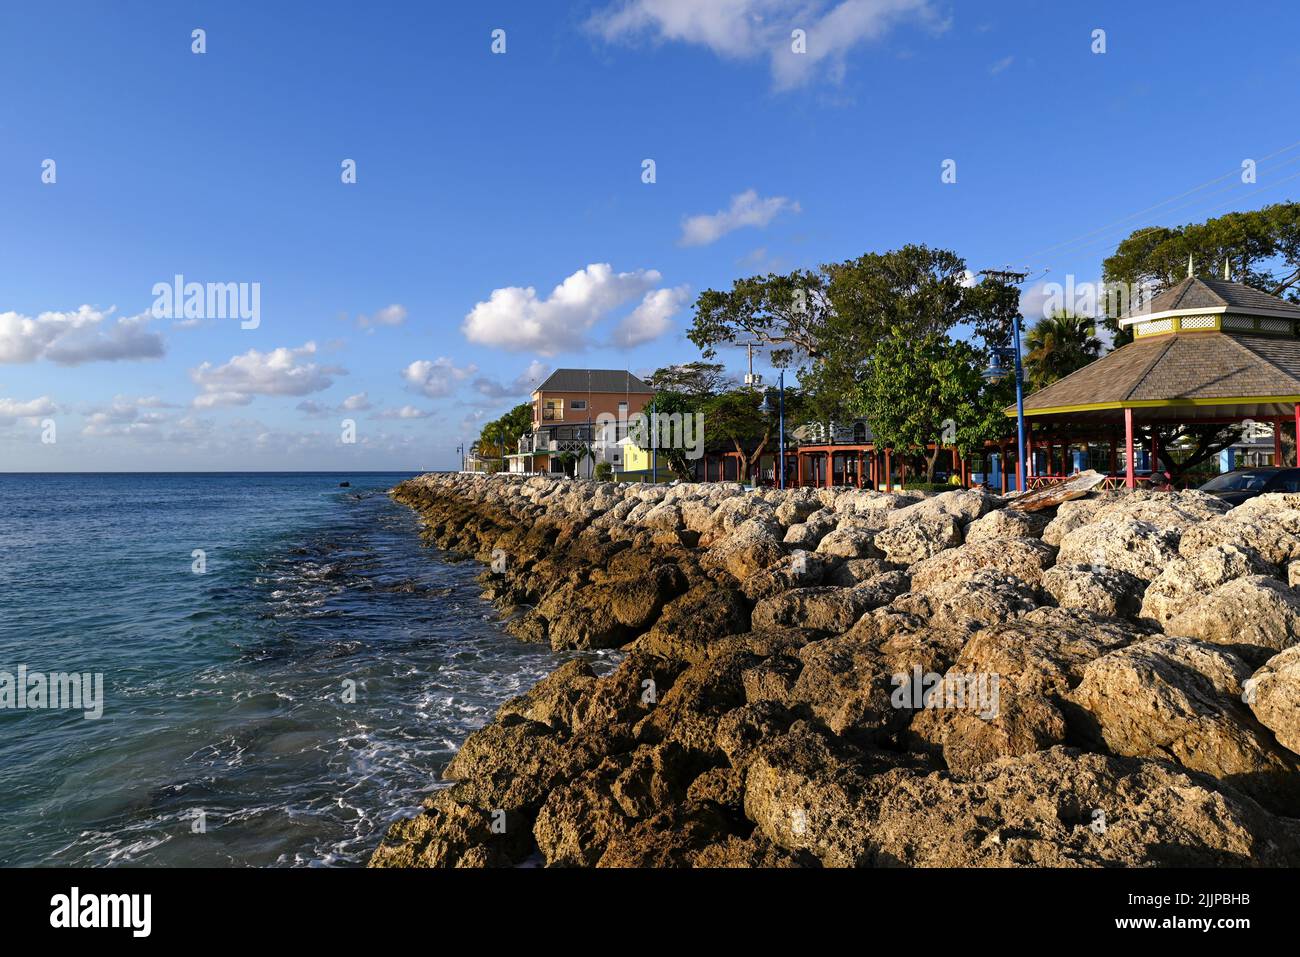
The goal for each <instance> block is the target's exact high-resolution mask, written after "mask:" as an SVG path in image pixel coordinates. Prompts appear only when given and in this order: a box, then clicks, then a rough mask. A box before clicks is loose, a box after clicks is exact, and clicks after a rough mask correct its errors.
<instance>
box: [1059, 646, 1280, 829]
mask: <svg viewBox="0 0 1300 957" xmlns="http://www.w3.org/2000/svg"><path fill="white" fill-rule="evenodd" d="M1249 675H1250V669H1249V667H1248V666H1247V665H1246V663H1245V662H1244V661H1242V660H1241V659H1240V658H1239V657H1237V656H1236V655H1234V654H1233V653H1232V652H1230V651H1228V650H1227V649H1226V648H1222V647H1219V646H1216V645H1211V644H1205V643H1203V642H1198V641H1192V640H1189V639H1186V638H1162V639H1158V640H1153V641H1144V642H1139V643H1138V644H1135V645H1131V646H1129V647H1127V648H1121V649H1118V650H1116V651H1114V652H1111V653H1110V654H1107V655H1104V656H1103V657H1101V658H1098V659H1097V660H1096V661H1093V662H1091V663H1090V664H1089V665H1088V666H1087V667H1086V668H1085V669H1084V675H1083V681H1082V682H1080V684H1079V686H1078V687H1077V688H1076V689H1074V691H1073V692H1071V693H1070V700H1071V701H1073V702H1074V703H1075V704H1078V705H1079V706H1081V707H1082V708H1085V709H1086V710H1087V712H1088V713H1089V715H1090V716H1091V718H1092V719H1094V720H1095V721H1096V727H1095V728H1094V729H1092V732H1091V733H1092V734H1094V735H1097V736H1099V737H1100V739H1101V740H1102V741H1104V742H1105V745H1106V747H1107V748H1109V749H1110V750H1111V751H1112V752H1114V753H1116V754H1121V755H1125V756H1128V757H1144V758H1157V759H1160V758H1163V759H1172V760H1174V761H1176V762H1178V763H1179V764H1180V765H1182V766H1183V767H1185V768H1188V769H1190V770H1193V771H1201V772H1203V773H1205V774H1208V775H1210V776H1212V777H1214V778H1217V779H1219V780H1221V781H1223V782H1224V783H1225V784H1228V785H1231V786H1233V787H1235V788H1237V789H1239V790H1241V791H1243V792H1245V793H1247V794H1250V795H1251V796H1252V797H1254V798H1255V799H1256V800H1259V801H1261V802H1265V803H1267V804H1268V805H1269V806H1271V807H1273V808H1275V809H1278V810H1280V811H1281V812H1282V813H1287V814H1291V815H1293V816H1294V815H1295V814H1296V813H1298V812H1300V803H1297V802H1298V801H1300V774H1297V770H1298V769H1297V767H1296V765H1295V763H1294V760H1293V758H1294V756H1291V757H1286V756H1284V752H1283V751H1282V750H1281V749H1280V748H1278V747H1277V746H1276V744H1275V743H1274V742H1273V741H1272V736H1271V735H1269V734H1268V732H1267V731H1265V730H1264V729H1263V728H1261V727H1260V726H1259V725H1258V723H1257V722H1256V721H1255V720H1254V718H1253V716H1251V715H1250V713H1249V712H1248V711H1247V710H1246V708H1245V707H1244V706H1243V704H1242V702H1241V692H1242V683H1243V682H1244V681H1245V680H1246V679H1247V678H1248V677H1249Z"/></svg>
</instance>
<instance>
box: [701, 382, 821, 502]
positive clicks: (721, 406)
mask: <svg viewBox="0 0 1300 957" xmlns="http://www.w3.org/2000/svg"><path fill="white" fill-rule="evenodd" d="M772 401H773V402H775V401H776V399H775V397H774V398H773V400H772ZM762 402H763V393H762V392H756V391H754V390H752V389H733V390H731V391H729V392H723V393H721V394H719V395H716V396H713V397H712V398H710V399H708V400H706V401H705V402H704V404H703V410H704V434H705V437H706V438H707V439H714V440H716V439H717V438H719V437H721V438H724V439H726V440H728V441H730V442H731V444H732V446H733V447H734V448H735V450H736V451H737V452H738V453H740V471H741V474H740V480H741V481H742V482H746V483H748V482H749V480H750V475H751V474H752V473H753V470H754V467H755V466H757V465H758V462H759V460H760V459H761V458H762V456H763V453H764V452H765V451H767V447H768V443H769V442H771V441H772V439H773V437H774V436H775V435H776V433H777V424H778V418H777V416H776V415H775V414H769V413H764V412H761V411H759V409H760V406H761V405H762ZM785 414H786V423H787V425H786V427H787V429H788V428H789V422H790V419H791V417H792V416H794V417H798V416H800V415H802V414H803V402H802V398H801V396H800V394H799V392H798V391H797V390H795V389H790V388H787V389H786V390H785Z"/></svg>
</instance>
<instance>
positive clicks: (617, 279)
mask: <svg viewBox="0 0 1300 957" xmlns="http://www.w3.org/2000/svg"><path fill="white" fill-rule="evenodd" d="M660 278H661V277H660V275H659V272H658V271H657V270H654V269H638V270H636V271H635V272H620V273H616V272H614V269H613V267H611V266H610V264H609V263H592V264H591V265H589V266H587V267H586V268H585V269H579V270H578V271H577V272H575V273H574V274H573V275H571V276H569V277H568V278H567V279H565V280H564V281H563V282H562V283H560V284H559V285H558V286H556V287H555V288H554V289H553V290H551V294H550V295H549V296H547V297H546V298H544V299H543V298H541V297H539V296H538V295H537V290H536V289H535V288H533V287H532V286H528V287H520V286H506V287H504V288H501V289H494V290H493V291H492V294H491V295H490V296H489V297H488V299H487V301H486V302H480V303H478V304H476V305H475V306H474V308H473V309H472V310H470V312H469V314H468V315H466V316H465V321H464V322H463V323H462V324H461V331H462V332H463V333H464V334H465V338H466V339H468V340H469V341H470V342H476V343H479V344H480V345H486V346H495V347H497V348H500V349H509V350H511V351H516V352H523V351H528V352H536V353H538V354H539V355H543V356H553V355H555V354H556V353H558V352H565V351H570V350H580V349H582V348H583V347H584V346H585V344H586V335H587V333H588V331H590V329H591V327H592V326H594V325H595V324H596V323H598V322H600V320H601V319H604V318H605V317H606V316H607V315H609V313H610V312H611V311H613V310H614V309H617V308H618V307H619V306H622V305H624V304H625V303H627V302H630V301H631V300H633V299H635V298H637V297H638V296H643V295H645V293H646V292H648V291H649V290H651V289H653V288H654V287H655V286H656V285H658V283H659V280H660Z"/></svg>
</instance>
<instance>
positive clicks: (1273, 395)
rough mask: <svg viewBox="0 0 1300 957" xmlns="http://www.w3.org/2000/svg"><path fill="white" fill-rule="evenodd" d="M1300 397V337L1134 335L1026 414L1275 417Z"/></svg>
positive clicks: (1041, 395)
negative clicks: (1175, 410)
mask: <svg viewBox="0 0 1300 957" xmlns="http://www.w3.org/2000/svg"><path fill="white" fill-rule="evenodd" d="M1296 402H1300V339H1283V338H1279V337H1276V336H1267V335H1258V334H1246V335H1242V334H1227V333H1222V332H1204V333H1196V334H1186V335H1178V336H1153V337H1150V338H1146V339H1139V340H1137V341H1135V342H1131V343H1129V344H1128V345H1126V346H1123V347H1121V348H1119V349H1116V350H1115V351H1114V352H1111V353H1109V354H1107V355H1105V356H1102V357H1101V358H1100V359H1098V360H1097V361H1096V362H1093V363H1091V364H1089V365H1086V366H1084V367H1083V368H1082V369H1080V370H1078V371H1077V372H1074V373H1071V374H1070V375H1068V376H1066V377H1065V378H1064V379H1060V380H1059V381H1057V382H1054V383H1052V384H1051V385H1049V386H1047V388H1045V389H1039V390H1038V391H1037V392H1035V393H1034V394H1033V395H1031V396H1029V397H1027V398H1026V399H1025V415H1051V414H1054V413H1063V412H1072V413H1077V412H1106V411H1109V410H1118V409H1124V408H1133V409H1152V410H1157V409H1166V410H1167V409H1168V407H1170V406H1186V407H1188V408H1186V409H1184V410H1183V414H1184V415H1185V417H1188V418H1215V417H1221V416H1223V415H1228V414H1231V415H1239V416H1249V417H1259V418H1269V417H1272V416H1278V415H1288V414H1290V412H1291V406H1292V405H1293V404H1294V403H1296ZM1224 406H1231V407H1233V408H1232V409H1231V410H1227V409H1224V408H1223V407H1224ZM1008 411H1009V414H1011V415H1014V414H1015V407H1014V406H1012V407H1011V408H1010V409H1009V410H1008Z"/></svg>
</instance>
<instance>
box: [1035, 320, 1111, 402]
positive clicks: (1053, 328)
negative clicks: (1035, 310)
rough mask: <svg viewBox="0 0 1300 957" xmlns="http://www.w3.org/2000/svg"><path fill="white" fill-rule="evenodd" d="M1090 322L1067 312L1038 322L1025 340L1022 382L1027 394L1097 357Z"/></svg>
mask: <svg viewBox="0 0 1300 957" xmlns="http://www.w3.org/2000/svg"><path fill="white" fill-rule="evenodd" d="M1094 329H1095V325H1094V323H1093V320H1091V319H1088V318H1086V317H1084V316H1075V315H1071V314H1069V313H1062V312H1058V313H1054V314H1053V315H1051V316H1047V317H1046V318H1043V319H1039V320H1038V321H1037V322H1036V323H1034V324H1033V325H1032V326H1030V328H1029V333H1028V335H1027V336H1026V337H1025V347H1026V351H1025V363H1024V364H1025V382H1026V384H1027V385H1028V386H1029V389H1030V391H1035V390H1037V389H1041V388H1043V387H1045V386H1049V385H1051V384H1052V383H1053V382H1056V381H1057V380H1058V379H1063V378H1065V377H1066V376H1067V375H1069V374H1070V373H1071V372H1075V371H1077V370H1079V369H1082V368H1083V367H1084V366H1086V365H1087V364H1088V363H1090V362H1092V361H1093V360H1094V359H1096V358H1097V357H1098V356H1099V355H1100V354H1101V341H1100V340H1099V339H1097V337H1096V336H1095V335H1094V334H1093V332H1094Z"/></svg>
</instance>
